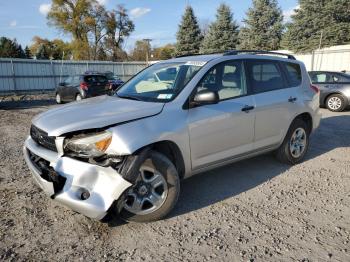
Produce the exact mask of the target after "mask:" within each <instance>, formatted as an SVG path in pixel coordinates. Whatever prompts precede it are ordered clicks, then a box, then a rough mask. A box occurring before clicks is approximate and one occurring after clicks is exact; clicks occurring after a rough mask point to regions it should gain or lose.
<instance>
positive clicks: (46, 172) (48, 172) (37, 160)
mask: <svg viewBox="0 0 350 262" xmlns="http://www.w3.org/2000/svg"><path fill="white" fill-rule="evenodd" d="M27 150H28V149H27ZM28 153H29V158H30V160H31V161H32V164H33V165H34V166H35V167H36V168H37V169H38V170H40V172H41V174H40V176H41V177H42V178H43V179H45V180H46V181H48V182H52V183H53V188H54V191H55V193H57V192H59V191H61V190H62V189H63V187H64V184H65V183H66V178H65V177H63V176H60V175H59V174H58V173H56V171H55V170H54V169H53V168H52V167H51V166H50V163H49V162H48V161H46V160H45V159H43V158H41V157H39V156H37V155H35V154H34V153H32V152H31V151H30V150H28Z"/></svg>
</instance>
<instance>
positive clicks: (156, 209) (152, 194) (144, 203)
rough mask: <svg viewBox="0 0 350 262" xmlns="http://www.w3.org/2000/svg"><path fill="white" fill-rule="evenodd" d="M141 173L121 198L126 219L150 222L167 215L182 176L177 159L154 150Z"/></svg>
mask: <svg viewBox="0 0 350 262" xmlns="http://www.w3.org/2000/svg"><path fill="white" fill-rule="evenodd" d="M138 170H139V172H138V175H137V177H136V179H135V181H134V183H133V186H132V187H131V188H129V189H128V190H127V191H126V192H125V193H124V195H123V197H122V198H121V200H120V201H122V203H120V205H121V206H122V210H121V212H120V214H119V215H120V216H121V218H122V219H124V220H126V221H134V222H148V221H154V220H159V219H162V218H164V217H165V216H166V215H167V214H168V213H169V212H170V211H171V210H172V209H173V208H174V206H175V204H176V202H177V200H178V196H179V192H180V180H179V176H178V173H177V170H176V168H175V166H174V165H173V163H172V162H171V161H170V160H169V159H168V158H167V157H165V156H164V155H162V154H160V153H158V152H156V151H150V152H149V155H148V157H147V158H146V160H145V161H144V162H143V163H142V164H141V166H140V167H139V169H138Z"/></svg>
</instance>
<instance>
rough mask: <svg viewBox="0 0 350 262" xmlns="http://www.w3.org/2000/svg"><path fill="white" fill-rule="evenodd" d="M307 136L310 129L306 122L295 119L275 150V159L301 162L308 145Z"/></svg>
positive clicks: (295, 162) (289, 162)
mask: <svg viewBox="0 0 350 262" xmlns="http://www.w3.org/2000/svg"><path fill="white" fill-rule="evenodd" d="M309 136H310V131H309V128H308V126H307V124H306V122H305V121H303V120H302V119H295V120H294V121H293V123H292V124H291V126H290V128H289V130H288V132H287V135H286V137H285V138H284V140H283V143H282V145H281V146H280V147H279V148H278V149H277V151H276V157H277V159H278V160H279V161H281V162H283V163H286V164H291V165H294V164H297V163H299V162H301V161H302V160H303V158H304V156H305V154H306V152H307V150H308V147H309Z"/></svg>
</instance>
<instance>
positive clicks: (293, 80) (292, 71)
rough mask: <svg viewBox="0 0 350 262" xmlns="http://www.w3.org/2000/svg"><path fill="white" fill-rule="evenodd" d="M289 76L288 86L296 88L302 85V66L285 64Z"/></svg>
mask: <svg viewBox="0 0 350 262" xmlns="http://www.w3.org/2000/svg"><path fill="white" fill-rule="evenodd" d="M283 65H284V66H285V68H286V72H287V76H288V86H289V87H296V86H300V85H301V80H302V77H301V69H300V65H298V64H294V63H283Z"/></svg>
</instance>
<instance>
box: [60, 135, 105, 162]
mask: <svg viewBox="0 0 350 262" xmlns="http://www.w3.org/2000/svg"><path fill="white" fill-rule="evenodd" d="M111 142H112V133H111V132H109V131H104V132H101V133H96V134H94V135H82V136H76V137H73V138H71V139H68V140H67V141H65V144H64V149H65V151H66V150H68V151H71V152H73V153H75V154H77V156H80V157H99V156H102V155H104V154H105V152H106V150H107V148H108V147H109V145H110V144H111Z"/></svg>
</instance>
